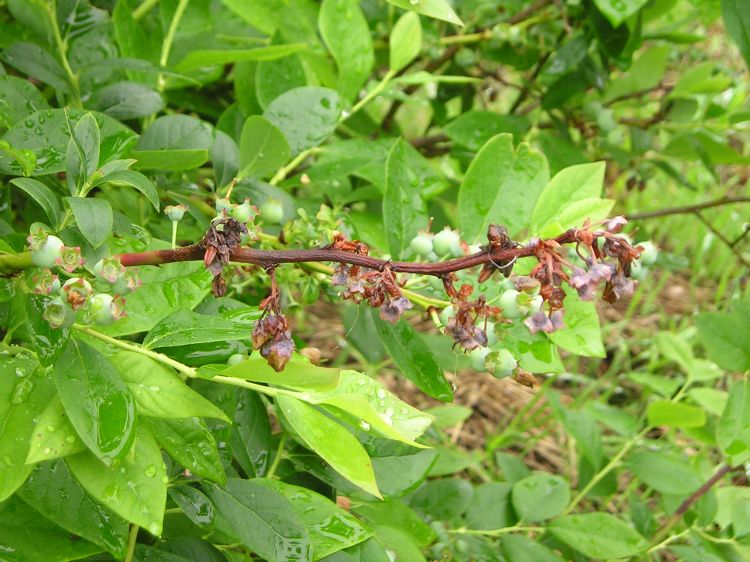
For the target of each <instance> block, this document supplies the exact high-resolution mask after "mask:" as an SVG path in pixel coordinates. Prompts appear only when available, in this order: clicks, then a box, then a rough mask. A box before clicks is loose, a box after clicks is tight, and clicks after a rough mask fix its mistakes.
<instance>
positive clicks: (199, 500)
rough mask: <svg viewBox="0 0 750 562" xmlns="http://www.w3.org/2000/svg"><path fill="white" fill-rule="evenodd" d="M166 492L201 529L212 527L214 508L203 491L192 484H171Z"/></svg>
mask: <svg viewBox="0 0 750 562" xmlns="http://www.w3.org/2000/svg"><path fill="white" fill-rule="evenodd" d="M168 494H169V497H170V499H172V500H173V501H174V502H175V503H176V504H177V505H178V506H179V507H180V509H182V512H183V513H184V514H185V515H186V516H187V518H188V519H190V520H191V521H192V522H193V523H195V524H196V525H198V526H199V527H201V528H203V529H212V528H213V526H214V520H215V518H216V508H215V507H214V504H213V503H211V500H209V499H208V497H207V496H206V495H205V494H204V493H203V492H201V491H200V490H198V489H197V488H193V487H192V486H173V487H171V488H169V491H168Z"/></svg>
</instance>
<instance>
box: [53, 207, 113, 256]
mask: <svg viewBox="0 0 750 562" xmlns="http://www.w3.org/2000/svg"><path fill="white" fill-rule="evenodd" d="M65 201H66V202H67V203H68V205H69V206H70V209H71V210H72V211H73V216H74V217H75V218H76V224H77V225H78V228H79V229H80V231H81V234H83V236H84V237H85V238H86V240H88V241H89V242H90V243H91V245H92V246H93V247H94V248H96V247H98V246H100V245H101V244H102V243H104V241H105V240H106V239H107V238H109V235H110V234H112V227H113V225H114V215H113V213H112V206H111V205H110V204H109V202H108V201H106V200H104V199H94V198H93V197H66V198H65Z"/></svg>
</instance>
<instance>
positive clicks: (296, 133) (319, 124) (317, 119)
mask: <svg viewBox="0 0 750 562" xmlns="http://www.w3.org/2000/svg"><path fill="white" fill-rule="evenodd" d="M340 114H341V99H340V98H339V95H338V94H337V93H336V92H334V91H333V90H329V89H327V88H319V87H314V86H306V87H304V88H295V89H293V90H289V91H288V92H284V93H283V94H281V95H280V96H279V97H278V98H276V99H275V100H273V101H272V102H271V104H270V105H269V106H268V107H267V108H266V110H265V111H264V112H263V117H265V118H266V119H268V120H269V121H270V122H271V123H273V124H274V125H275V126H276V127H278V129H279V130H280V131H281V132H282V133H283V134H284V137H286V140H287V142H288V143H289V148H290V149H291V153H292V155H293V156H295V155H297V154H299V153H300V152H302V151H303V150H306V149H308V148H313V147H315V146H318V145H319V144H320V143H322V142H323V141H324V140H326V139H327V138H328V136H329V135H330V134H331V133H333V131H334V130H336V126H337V125H338V122H339V115H340Z"/></svg>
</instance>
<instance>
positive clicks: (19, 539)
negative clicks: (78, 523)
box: [0, 498, 102, 562]
mask: <svg viewBox="0 0 750 562" xmlns="http://www.w3.org/2000/svg"><path fill="white" fill-rule="evenodd" d="M101 551H102V549H101V547H98V546H96V545H95V544H92V543H90V542H88V541H85V540H81V539H80V538H78V537H76V536H74V535H71V534H70V532H68V531H66V530H65V529H62V528H60V527H58V526H57V525H55V524H54V523H53V522H52V521H50V520H49V519H47V518H46V517H44V516H43V515H42V514H41V513H39V512H38V511H36V510H35V509H33V508H32V507H31V506H29V505H28V504H26V503H24V502H23V501H21V500H20V499H18V498H13V499H11V500H10V501H8V502H7V503H5V504H4V505H3V509H2V511H0V552H2V553H3V557H4V558H5V553H11V554H12V556H13V557H12V558H7V559H8V560H13V561H16V560H19V561H23V562H67V561H68V560H80V559H82V558H86V557H88V556H91V555H93V554H97V553H99V552H101Z"/></svg>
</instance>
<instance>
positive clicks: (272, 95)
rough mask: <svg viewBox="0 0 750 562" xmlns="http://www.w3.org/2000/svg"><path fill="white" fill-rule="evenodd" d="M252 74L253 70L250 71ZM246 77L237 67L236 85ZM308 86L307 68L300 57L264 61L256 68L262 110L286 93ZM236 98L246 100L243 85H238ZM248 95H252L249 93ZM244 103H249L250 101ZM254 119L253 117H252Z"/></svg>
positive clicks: (256, 82)
mask: <svg viewBox="0 0 750 562" xmlns="http://www.w3.org/2000/svg"><path fill="white" fill-rule="evenodd" d="M248 72H250V73H252V70H248ZM244 78H245V77H244V76H243V75H242V74H241V73H238V71H237V67H235V84H237V82H238V81H241V80H243V79H244ZM303 86H307V77H306V76H305V68H304V66H303V65H302V60H301V57H300V55H291V56H288V57H284V58H282V59H276V60H273V61H262V62H259V63H257V64H256V66H255V98H256V99H257V103H258V104H259V105H260V107H261V108H262V109H265V108H266V107H268V105H269V104H270V103H271V102H272V101H273V100H275V99H276V98H277V97H279V96H280V95H281V94H283V93H284V92H288V91H289V90H292V89H294V88H301V87H303ZM236 88H239V89H238V90H236V97H237V98H239V99H244V98H245V96H244V95H242V94H243V88H244V86H242V84H241V83H240V84H237V86H236ZM248 93H250V92H249V91H248ZM244 101H246V102H249V101H250V100H249V99H245V100H244ZM251 117H252V116H251Z"/></svg>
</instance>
